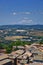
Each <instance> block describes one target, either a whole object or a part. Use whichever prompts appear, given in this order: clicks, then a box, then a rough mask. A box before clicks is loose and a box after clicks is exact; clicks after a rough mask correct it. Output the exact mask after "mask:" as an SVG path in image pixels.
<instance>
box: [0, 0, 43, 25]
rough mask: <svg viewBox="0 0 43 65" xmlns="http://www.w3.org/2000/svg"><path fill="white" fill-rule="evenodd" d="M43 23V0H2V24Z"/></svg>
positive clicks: (0, 1)
mask: <svg viewBox="0 0 43 65" xmlns="http://www.w3.org/2000/svg"><path fill="white" fill-rule="evenodd" d="M36 24H40V25H41V24H42V25H43V0H0V25H36Z"/></svg>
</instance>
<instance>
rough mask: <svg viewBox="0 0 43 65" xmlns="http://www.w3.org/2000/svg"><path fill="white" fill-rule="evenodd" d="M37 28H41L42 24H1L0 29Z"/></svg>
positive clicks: (42, 27) (42, 28)
mask: <svg viewBox="0 0 43 65" xmlns="http://www.w3.org/2000/svg"><path fill="white" fill-rule="evenodd" d="M9 28H11V29H13V28H15V29H39V30H43V25H2V26H0V29H9Z"/></svg>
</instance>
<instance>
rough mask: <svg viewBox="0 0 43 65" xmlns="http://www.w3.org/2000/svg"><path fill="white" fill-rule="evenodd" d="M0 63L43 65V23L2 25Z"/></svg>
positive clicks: (8, 64)
mask: <svg viewBox="0 0 43 65" xmlns="http://www.w3.org/2000/svg"><path fill="white" fill-rule="evenodd" d="M0 65H43V25H2V26H0Z"/></svg>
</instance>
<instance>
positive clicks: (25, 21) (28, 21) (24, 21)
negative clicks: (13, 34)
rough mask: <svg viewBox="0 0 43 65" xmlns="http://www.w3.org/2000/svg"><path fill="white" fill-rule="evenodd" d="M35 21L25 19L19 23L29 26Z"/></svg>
mask: <svg viewBox="0 0 43 65" xmlns="http://www.w3.org/2000/svg"><path fill="white" fill-rule="evenodd" d="M32 22H33V21H32V20H31V19H28V18H25V19H22V20H20V21H19V22H18V24H24V25H28V24H31V23H32Z"/></svg>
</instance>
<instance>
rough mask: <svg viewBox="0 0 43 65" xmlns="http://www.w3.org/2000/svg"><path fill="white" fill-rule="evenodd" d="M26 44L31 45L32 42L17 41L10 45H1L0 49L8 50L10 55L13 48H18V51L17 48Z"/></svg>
mask: <svg viewBox="0 0 43 65" xmlns="http://www.w3.org/2000/svg"><path fill="white" fill-rule="evenodd" d="M25 44H28V45H30V44H31V42H25V41H20V40H17V41H15V42H11V43H9V44H3V43H0V49H6V52H7V53H10V52H11V51H12V48H13V46H16V50H17V46H24V45H25Z"/></svg>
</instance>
